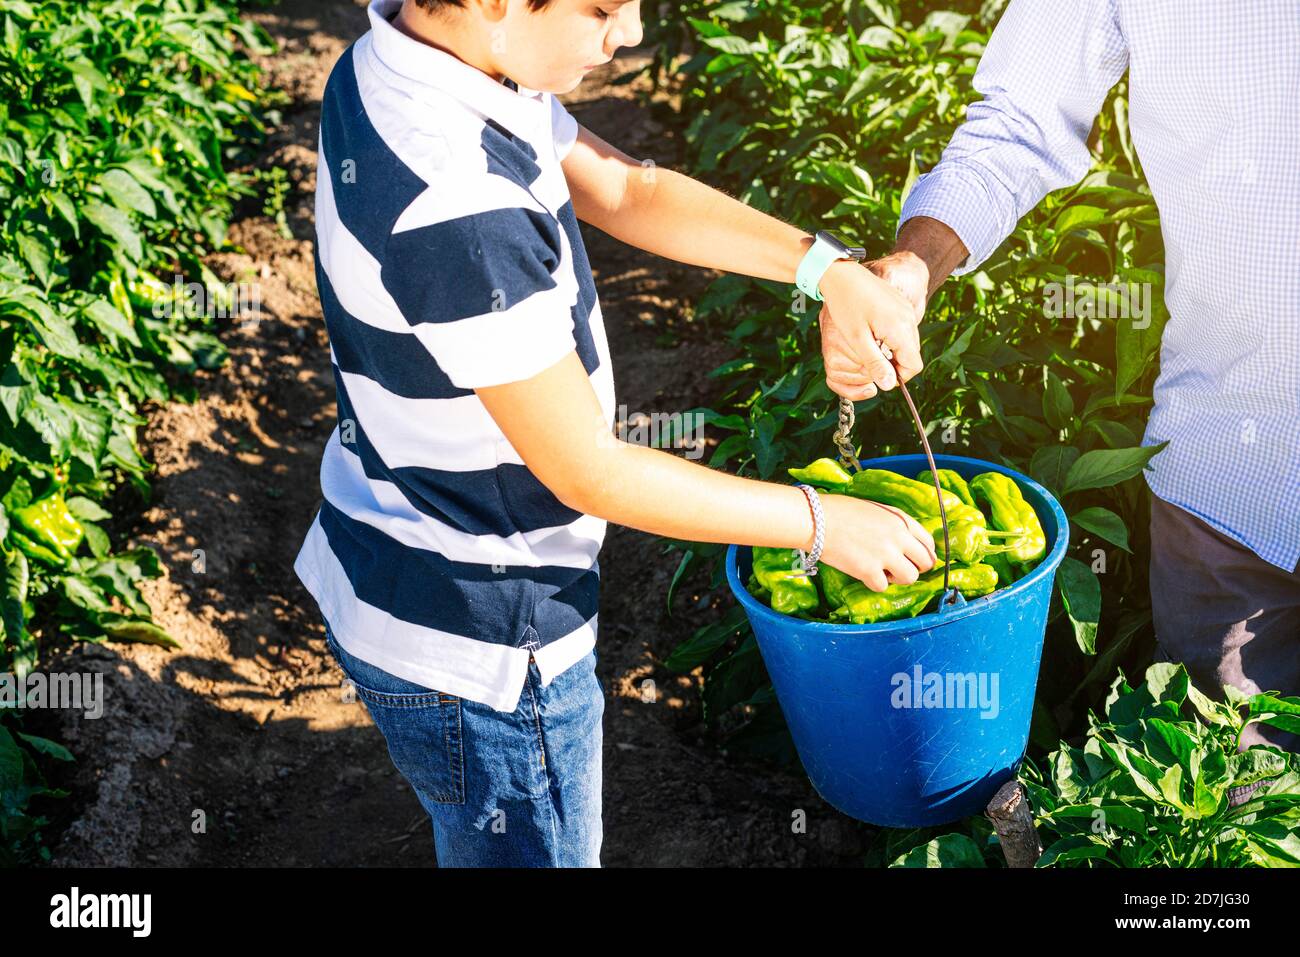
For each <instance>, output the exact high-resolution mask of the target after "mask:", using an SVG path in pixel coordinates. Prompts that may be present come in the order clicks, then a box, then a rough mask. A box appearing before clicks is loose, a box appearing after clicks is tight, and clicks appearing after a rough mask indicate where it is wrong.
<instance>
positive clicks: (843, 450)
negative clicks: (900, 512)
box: [834, 341, 965, 609]
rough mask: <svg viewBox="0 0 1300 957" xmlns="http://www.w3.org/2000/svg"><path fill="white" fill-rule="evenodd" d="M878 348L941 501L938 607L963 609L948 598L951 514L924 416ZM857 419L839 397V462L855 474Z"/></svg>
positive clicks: (958, 596) (953, 596)
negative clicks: (891, 373) (941, 557)
mask: <svg viewBox="0 0 1300 957" xmlns="http://www.w3.org/2000/svg"><path fill="white" fill-rule="evenodd" d="M876 345H878V346H879V347H880V351H881V352H882V353H884V356H885V358H886V359H888V360H889V361H890V362H893V363H894V373H895V377H896V378H897V380H898V388H899V390H900V391H901V392H902V393H903V398H904V399H905V400H906V401H907V408H908V410H909V411H910V412H911V413H912V421H913V422H914V423H915V424H916V434H917V435H918V436H920V438H921V448H922V449H924V450H925V460H926V461H927V462H929V463H930V478H931V480H932V481H933V482H934V494H935V497H936V498H937V499H938V501H939V521H940V522H941V523H942V525H943V554H944V560H943V597H942V598H941V599H940V600H939V607H940V609H942V608H943V607H944V606H945V605H962V604H965V602H964V601H963V600H962V596H961V594H960V593H955V594H949V586H948V569H949V567H950V565H951V564H952V563H951V562H950V561H949V558H948V556H950V555H952V544H951V543H950V542H949V539H948V510H947V509H946V508H944V504H943V487H942V486H941V485H940V484H939V469H938V468H937V467H936V466H935V464H934V453H933V452H931V451H930V439H929V438H928V437H927V436H926V434H925V426H924V425H923V424H922V423H921V416H920V414H919V413H918V412H917V411H916V403H915V402H913V401H912V395H911V393H910V392H908V391H907V384H906V383H904V382H903V377H902V376H901V375H899V374H898V363H897V362H894V354H893V352H892V351H891V350H890V348H889V346H887V345H885V344H884V343H883V342H880V341H877V343H876ZM855 419H856V415H855V413H854V411H853V400H852V399H846V398H844V397H843V396H841V397H840V414H839V425H838V428H836V430H835V436H834V441H835V446H836V448H838V449H839V452H840V462H841V463H842V464H843V465H844V466H845V468H847V469H849V470H850V471H852V472H861V471H862V463H861V462H860V461H858V456H857V453H856V452H855V451H854V449H853V440H852V438H850V435H851V434H852V432H853V424H854V421H855Z"/></svg>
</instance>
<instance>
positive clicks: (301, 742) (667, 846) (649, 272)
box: [48, 0, 867, 866]
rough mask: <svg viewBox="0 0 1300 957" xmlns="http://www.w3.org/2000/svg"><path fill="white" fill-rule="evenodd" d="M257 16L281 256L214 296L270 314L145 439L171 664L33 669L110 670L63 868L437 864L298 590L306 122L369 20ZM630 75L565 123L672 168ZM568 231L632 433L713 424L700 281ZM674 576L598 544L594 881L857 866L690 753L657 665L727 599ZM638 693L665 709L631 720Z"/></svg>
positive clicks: (794, 791)
mask: <svg viewBox="0 0 1300 957" xmlns="http://www.w3.org/2000/svg"><path fill="white" fill-rule="evenodd" d="M256 17H257V19H258V20H260V21H261V22H262V23H263V24H264V25H265V26H266V28H267V29H268V30H269V31H270V32H271V33H272V34H273V35H274V36H275V37H276V38H277V39H278V40H279V41H280V43H281V45H282V50H281V52H280V53H279V54H278V55H277V56H276V57H274V58H273V59H272V60H270V61H269V62H268V63H267V67H268V71H269V76H268V80H269V82H271V83H273V84H275V85H278V86H279V87H281V88H283V89H285V90H286V91H287V92H288V93H289V94H290V96H291V97H292V104H291V105H290V106H288V107H286V109H285V110H284V116H283V124H282V126H281V127H280V128H279V129H278V130H277V131H276V132H275V133H274V135H273V136H272V137H271V140H270V142H269V143H268V145H267V149H266V155H265V157H264V160H263V163H264V164H265V165H268V166H276V165H278V166H282V167H284V168H286V169H287V170H288V171H289V173H290V177H291V180H292V182H293V184H294V190H293V192H292V193H291V195H290V197H289V199H288V200H287V208H288V213H289V224H290V226H291V228H292V232H293V234H294V238H293V239H285V238H283V237H282V236H281V235H280V234H279V232H278V230H277V229H276V227H275V225H274V224H273V223H272V222H271V221H270V220H268V219H267V218H265V217H263V216H261V215H260V214H258V213H257V212H256V210H249V215H247V216H246V217H245V218H243V219H241V220H240V221H238V222H237V223H236V224H235V226H234V228H233V229H232V233H231V238H232V241H233V242H234V243H235V244H236V245H237V246H239V247H242V249H243V250H245V252H241V253H227V254H222V255H220V256H216V257H213V260H212V266H213V268H214V269H215V270H216V271H217V273H218V274H219V275H221V276H222V278H223V279H225V280H227V281H256V282H258V283H259V284H260V286H261V293H262V316H261V318H260V319H259V321H257V322H252V323H245V324H241V325H234V324H232V325H231V326H230V327H229V328H227V329H225V330H224V331H223V336H222V337H223V340H224V341H225V342H226V344H227V345H228V346H229V348H230V351H231V357H232V361H231V364H230V365H229V366H228V367H227V368H225V369H222V370H220V371H219V372H217V373H215V374H204V375H202V376H201V379H200V382H199V396H200V397H199V401H198V402H196V403H195V404H194V405H192V406H183V405H177V406H174V407H170V408H168V409H165V410H162V411H159V412H157V413H156V414H155V415H154V416H153V417H152V421H151V422H150V424H149V427H148V429H147V432H146V436H145V438H146V444H147V446H148V451H149V454H150V457H151V458H152V459H153V461H155V462H156V463H157V464H158V473H157V476H156V480H155V494H154V497H153V501H152V503H151V505H150V506H149V507H148V508H147V510H146V511H145V513H144V515H143V518H142V520H141V521H140V522H139V523H138V525H137V526H136V527H135V528H134V530H133V531H134V534H133V535H132V536H131V539H132V542H133V543H134V542H149V543H152V544H153V545H155V547H157V548H158V550H159V552H160V554H161V555H162V557H163V560H164V564H165V567H166V575H165V577H164V578H162V579H160V580H158V581H156V582H152V583H150V584H149V585H148V586H147V588H146V592H147V596H148V598H149V600H150V602H151V604H152V606H153V608H154V610H155V614H156V617H157V618H158V620H159V621H160V622H161V623H162V624H163V625H164V627H166V628H167V629H168V630H169V631H170V632H171V633H172V634H173V635H175V636H176V637H177V638H178V639H179V640H180V641H181V643H182V644H183V650H181V651H177V652H167V651H163V650H160V649H156V648H151V647H142V646H128V645H118V646H91V645H82V646H75V647H73V648H71V649H67V650H63V651H59V652H56V653H55V654H53V655H52V659H51V660H50V662H49V663H48V667H49V668H50V669H51V670H55V669H59V668H65V669H72V668H76V669H83V670H95V671H100V672H103V673H104V675H105V686H106V695H107V705H106V714H105V716H104V717H103V718H102V719H100V720H93V721H92V720H85V719H68V718H65V719H63V723H62V725H61V726H60V727H59V728H57V729H52V733H54V734H56V735H59V736H60V737H59V740H63V741H66V742H67V743H68V745H69V747H71V748H72V749H73V751H74V752H75V753H76V754H77V756H78V759H79V763H78V765H77V767H76V770H75V773H73V774H72V775H70V777H69V779H68V780H67V781H66V782H65V783H66V784H67V785H69V786H70V787H71V788H72V789H73V797H72V798H70V799H69V800H68V801H65V802H63V803H62V805H61V806H59V807H54V808H52V814H53V816H54V818H55V823H56V828H57V829H58V830H61V832H62V834H61V838H60V839H59V840H58V843H57V844H56V846H55V855H54V863H55V864H56V865H62V866H75V865H91V866H94V865H119V866H121V865H125V866H152V865H174V866H203V865H216V866H230V865H272V866H274V865H290V866H292V865H303V866H306V865H312V866H319V865H401V866H430V865H432V864H433V854H432V841H431V838H430V832H429V827H428V823H427V818H426V817H425V815H424V813H423V811H422V809H421V808H420V805H419V803H418V801H417V800H416V798H415V796H414V795H413V794H412V792H411V791H410V789H409V788H408V787H407V786H406V785H405V783H404V782H403V781H402V779H401V778H400V776H399V775H398V774H397V772H396V771H395V770H394V769H393V768H392V765H391V764H390V762H389V760H388V756H387V753H386V750H385V747H384V742H383V739H382V737H381V736H380V735H379V733H378V732H377V731H376V730H375V729H374V727H373V725H372V724H371V723H370V720H369V718H368V716H367V714H366V712H365V709H364V707H363V706H362V705H361V703H360V702H352V701H347V700H344V696H343V694H342V687H341V675H340V674H339V673H338V672H337V670H336V669H335V667H334V664H333V661H332V659H331V658H330V656H329V654H328V652H327V650H326V649H325V644H324V638H323V632H322V629H321V626H320V623H319V620H318V618H317V615H316V611H315V607H314V604H313V603H312V601H311V599H310V597H309V596H308V595H307V594H306V592H305V591H303V590H302V588H301V587H300V585H299V583H298V581H297V579H296V578H295V576H294V573H293V570H292V562H293V558H294V556H295V554H296V552H297V549H298V545H299V543H300V542H301V540H302V536H303V534H304V532H305V530H306V528H307V526H308V524H309V523H310V520H311V517H312V514H313V512H314V511H315V508H316V506H317V502H318V499H319V486H318V482H317V472H318V467H319V461H320V454H321V450H322V448H323V445H324V442H325V440H326V438H327V436H328V435H329V433H330V430H331V429H332V428H333V426H334V422H335V411H334V404H333V398H334V396H333V384H332V380H331V378H330V370H329V356H328V346H327V342H326V338H325V332H324V326H323V323H322V321H321V318H320V312H319V304H318V302H317V300H316V293H315V283H314V279H313V271H312V249H311V243H310V239H311V236H312V229H313V226H312V215H311V209H312V190H313V188H314V185H315V181H314V169H313V163H314V159H315V149H316V122H317V112H318V108H319V100H320V95H321V91H322V90H323V88H324V83H325V78H326V76H327V75H328V72H329V69H330V67H331V66H332V65H333V63H334V61H335V60H336V59H337V58H338V56H339V55H340V54H341V53H342V52H343V50H344V49H345V48H346V46H347V45H348V43H350V42H351V41H352V40H353V39H355V38H356V37H357V36H359V35H360V34H361V33H362V32H363V31H364V30H365V29H366V21H365V15H364V6H363V5H362V4H360V3H359V2H352V0H328V2H327V0H286V2H284V3H282V4H281V5H280V6H279V7H278V8H276V9H275V10H274V11H272V12H269V13H261V14H257V15H256ZM638 62H644V59H643V58H638V57H637V56H628V57H623V58H620V59H619V60H616V61H615V62H614V63H612V64H610V65H609V66H608V67H606V68H604V70H603V72H601V73H598V74H593V76H592V77H590V78H589V79H588V80H587V81H586V82H585V83H584V84H583V86H582V87H580V88H579V89H578V90H577V91H575V93H574V94H572V95H570V96H568V97H566V98H565V99H566V102H568V103H569V105H570V108H571V109H572V110H573V112H574V114H575V115H576V116H577V118H578V119H579V121H580V122H582V123H584V124H585V125H587V126H589V127H591V128H592V129H593V130H595V131H596V132H597V133H598V134H599V135H602V136H604V137H605V138H607V139H609V140H610V141H611V142H614V143H615V144H616V145H618V146H620V147H621V148H623V149H624V150H625V151H627V152H628V153H631V154H632V155H636V156H642V157H652V158H653V159H654V160H655V161H656V163H658V164H660V165H671V164H673V163H674V162H675V161H676V160H677V158H678V156H677V143H676V140H675V139H674V137H673V135H672V130H671V126H670V124H668V123H666V122H663V121H664V120H665V119H666V118H669V117H668V116H667V115H666V114H665V113H664V111H665V110H666V109H668V107H667V106H666V105H665V104H664V103H663V101H662V99H657V101H656V103H655V105H654V106H653V107H652V108H650V109H646V108H644V107H642V106H640V105H639V104H638V102H637V100H636V91H637V90H639V89H642V88H643V82H644V81H640V80H639V81H638V83H637V84H636V85H633V86H631V87H629V86H613V85H610V81H611V80H612V79H613V78H614V77H616V76H617V75H619V74H620V73H622V72H624V71H625V70H626V69H628V68H629V67H631V66H634V65H636V64H637V63H638ZM584 232H585V234H586V237H587V244H588V251H589V253H590V258H591V260H592V262H593V264H594V266H595V269H596V274H597V281H598V285H599V289H600V295H601V302H602V307H603V310H604V314H605V317H606V319H605V321H606V324H607V328H608V332H609V338H610V346H611V351H612V353H613V359H614V364H615V369H616V391H617V396H618V401H619V402H620V403H621V404H624V405H625V406H626V407H627V409H628V410H629V411H630V412H636V411H642V412H647V413H649V412H656V411H659V412H673V411H683V410H686V409H689V408H691V407H693V406H696V405H700V404H707V401H708V399H709V395H708V392H707V389H708V380H707V379H706V378H705V375H706V373H707V372H708V371H709V370H710V369H712V368H713V367H714V366H716V365H718V364H719V363H720V362H722V361H724V360H725V359H726V358H729V357H730V347H729V345H728V344H727V343H726V342H725V341H723V342H721V343H719V342H718V341H716V337H711V336H710V334H709V332H708V330H705V329H701V328H698V327H697V326H695V325H693V324H691V323H689V322H687V321H685V315H686V312H685V309H684V304H685V303H689V302H690V301H691V299H692V297H693V296H695V295H697V294H698V293H699V291H700V290H701V289H702V288H703V286H704V284H705V283H706V282H707V278H708V277H707V276H705V275H704V274H703V273H700V272H699V271H693V270H689V269H686V268H684V267H678V266H676V265H675V264H672V263H668V262H665V261H664V260H659V259H655V258H653V257H650V256H648V255H646V254H642V253H640V252H638V251H636V250H632V249H630V248H629V247H627V246H624V245H622V244H621V243H618V242H617V241H615V240H613V239H610V238H609V237H607V236H604V235H603V234H601V233H598V232H596V231H595V230H590V229H587V228H586V227H584ZM670 504H671V503H666V505H670ZM196 550H198V551H197V552H196ZM675 564H676V560H675V557H674V556H673V555H665V554H663V553H662V547H661V546H660V545H659V544H658V543H657V541H656V540H655V539H654V538H653V537H652V536H648V535H645V534H643V533H640V532H636V531H633V530H630V529H626V528H617V527H613V526H611V528H610V531H609V534H608V537H607V540H606V544H605V547H604V550H603V551H602V552H601V568H602V572H603V576H604V578H603V583H602V595H603V600H602V611H601V625H602V627H601V635H600V639H599V645H598V656H599V673H600V677H601V681H602V683H603V684H604V686H605V688H606V693H607V695H608V696H609V698H608V704H607V708H606V717H605V726H604V732H605V782H604V807H605V844H604V853H603V860H604V863H605V864H606V866H618V865H753V864H760V865H773V864H776V865H780V864H854V863H857V862H858V861H859V860H860V859H861V858H860V854H861V851H862V849H863V847H864V845H865V837H866V834H867V832H866V831H865V829H863V828H860V827H859V826H857V825H855V824H853V823H852V822H850V821H848V820H847V819H844V818H842V817H840V816H839V815H837V814H835V812H833V811H831V810H830V809H829V808H827V807H826V805H825V804H824V803H823V802H821V801H820V799H818V798H817V797H816V795H815V794H814V793H813V791H812V789H811V787H810V786H809V785H808V783H807V780H806V779H805V778H804V777H803V775H802V774H800V773H797V772H791V773H782V772H779V771H775V770H773V769H772V768H770V767H767V766H764V765H759V764H751V763H744V762H740V761H736V760H733V759H729V758H728V757H726V756H725V755H724V754H722V753H721V752H720V751H719V750H718V749H717V748H716V747H714V745H713V744H712V743H711V742H709V741H707V740H705V735H704V729H703V726H702V725H701V723H700V709H699V693H698V686H699V681H700V679H699V675H698V674H697V675H694V676H690V677H680V676H674V675H671V674H670V673H668V672H667V671H666V670H665V669H663V668H662V667H661V666H660V664H659V661H660V660H661V659H662V657H663V656H665V655H667V653H668V652H669V651H671V649H672V648H673V646H674V645H675V644H676V643H677V642H678V641H680V640H681V639H682V638H683V637H685V636H687V635H689V634H690V632H691V631H692V630H693V629H694V628H696V627H698V626H699V625H701V624H703V623H705V622H707V621H708V620H709V619H710V617H711V616H715V615H717V614H719V613H720V611H721V610H724V609H725V608H726V607H728V606H729V604H730V602H731V601H732V599H731V598H730V596H729V595H723V594H719V593H709V594H701V593H700V592H699V591H698V589H697V590H694V591H693V590H692V589H691V588H690V587H689V585H690V584H691V583H687V585H688V587H684V588H683V589H682V590H681V593H680V594H679V597H678V600H677V602H676V605H677V615H676V616H675V617H669V616H668V615H667V614H666V610H665V608H664V595H665V592H666V587H667V583H668V581H669V579H670V578H671V575H672V572H673V569H674V567H675ZM695 584H697V585H698V584H700V583H698V582H697V583H695ZM647 678H648V679H653V680H654V681H655V683H656V685H657V687H658V689H659V694H658V695H657V696H656V700H655V701H653V702H649V703H647V702H644V701H643V700H642V694H641V685H642V682H643V681H645V680H646V679H647ZM796 809H804V810H806V812H807V814H808V833H806V834H792V833H791V826H790V822H791V815H792V813H793V812H794V811H795V810H796ZM200 824H202V825H204V827H202V828H201V827H199V825H200Z"/></svg>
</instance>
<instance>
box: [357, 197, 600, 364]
mask: <svg viewBox="0 0 1300 957" xmlns="http://www.w3.org/2000/svg"><path fill="white" fill-rule="evenodd" d="M565 248H566V247H565V245H564V243H563V240H562V238H561V235H560V226H559V223H558V222H556V220H555V219H554V217H552V216H551V215H550V214H549V213H546V212H544V211H539V210H535V209H531V208H527V207H504V208H498V209H489V210H484V211H482V212H477V213H473V214H471V215H465V216H459V217H456V218H454V219H448V220H445V221H442V222H437V223H433V224H431V225H428V226H422V227H420V228H416V229H409V230H404V231H402V232H400V233H395V234H394V235H392V236H391V237H390V238H389V241H388V247H387V250H386V256H385V261H384V264H383V268H382V273H381V275H382V279H383V284H384V287H385V289H386V290H387V291H388V293H389V294H390V295H391V296H392V298H393V302H394V303H395V304H396V306H397V308H398V310H399V311H400V312H401V314H402V317H403V318H404V319H405V320H406V322H407V323H408V324H409V325H410V327H411V330H412V331H413V332H414V333H415V336H416V338H417V339H418V340H419V341H420V343H421V344H422V345H423V346H424V347H425V348H426V349H427V350H428V351H429V353H430V354H431V355H432V356H433V358H434V359H435V360H436V361H437V363H438V366H439V368H440V369H441V370H442V371H443V372H444V373H445V374H446V375H447V377H448V378H449V379H450V380H451V382H452V384H453V385H455V386H456V387H458V388H462V389H475V388H482V387H486V386H492V385H501V384H503V383H506V382H517V381H520V380H522V379H529V378H532V377H533V376H534V375H536V374H537V373H539V372H542V371H543V370H545V369H548V368H550V367H551V366H552V365H554V364H555V363H556V362H558V361H560V359H562V358H564V357H565V356H566V355H567V354H568V353H570V352H572V351H573V350H574V349H575V348H576V342H575V339H574V335H573V312H572V307H573V303H574V301H575V297H576V293H577V290H576V285H575V283H574V281H573V279H572V277H571V275H570V271H569V267H568V264H566V263H565V262H563V259H562V256H563V253H564V250H565Z"/></svg>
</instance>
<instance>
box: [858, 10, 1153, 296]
mask: <svg viewBox="0 0 1300 957" xmlns="http://www.w3.org/2000/svg"><path fill="white" fill-rule="evenodd" d="M1127 68H1128V46H1127V43H1126V41H1125V39H1124V35H1123V32H1122V31H1121V29H1120V25H1119V18H1118V13H1117V11H1116V5H1115V2H1114V0H1012V2H1011V4H1010V5H1009V6H1008V7H1007V9H1006V12H1005V13H1003V15H1002V19H1001V20H1000V21H999V22H998V25H997V28H996V29H995V30H994V31H993V35H992V37H991V38H990V39H989V44H988V48H987V49H986V50H985V52H984V56H983V58H982V59H981V60H980V65H979V69H978V70H977V71H976V73H975V78H974V81H973V82H974V86H975V89H976V90H977V91H979V92H980V93H982V94H983V95H984V98H983V99H982V100H980V101H979V102H977V103H972V104H971V105H970V107H969V108H968V109H967V111H966V122H964V123H963V124H962V125H961V126H960V127H959V128H958V129H957V132H956V133H955V134H954V135H953V138H952V141H951V142H950V143H949V144H948V147H947V148H946V149H945V150H944V152H943V159H942V161H941V162H940V163H939V165H937V166H936V167H935V168H934V169H933V170H931V171H930V172H929V173H927V174H926V175H924V176H922V177H920V178H919V179H918V180H917V181H916V184H915V185H914V186H913V188H912V191H911V192H910V193H909V194H908V196H907V198H906V200H905V201H904V203H903V209H902V212H901V214H900V216H899V221H900V223H901V226H900V229H899V233H898V239H897V242H896V244H895V247H894V252H893V253H892V254H891V255H890V256H887V257H885V259H883V260H878V261H877V262H875V263H873V264H871V268H872V270H873V271H874V272H876V274H877V275H880V276H881V277H882V278H885V279H887V280H889V281H890V282H892V283H894V284H895V286H897V287H898V288H899V289H900V291H902V292H903V293H904V295H905V296H907V297H908V299H909V300H911V301H912V302H913V303H914V304H916V303H917V301H918V299H919V300H920V303H919V305H920V308H921V309H924V301H925V298H928V296H929V295H930V294H932V293H933V292H934V290H935V289H937V288H938V287H939V286H940V285H941V284H942V283H943V281H944V280H945V279H946V278H947V277H948V276H949V275H950V274H956V275H962V274H964V273H967V272H970V271H971V270H973V269H976V268H977V267H978V266H979V265H980V264H982V263H983V262H984V261H985V260H986V259H988V258H989V256H991V255H992V254H993V252H994V251H995V250H996V249H997V248H998V246H1000V245H1001V244H1002V242H1003V241H1004V240H1005V239H1006V238H1007V237H1008V236H1009V235H1011V233H1012V231H1013V230H1014V229H1015V227H1016V223H1017V222H1018V221H1019V220H1020V218H1021V217H1022V216H1024V215H1025V214H1026V213H1028V212H1029V211H1030V210H1031V209H1033V208H1034V207H1035V206H1037V205H1038V203H1039V202H1040V201H1041V200H1042V198H1043V197H1044V196H1046V195H1047V193H1049V192H1051V191H1052V190H1055V189H1061V188H1063V187H1066V186H1071V185H1073V184H1075V183H1077V182H1079V180H1081V179H1083V177H1084V175H1085V174H1086V173H1087V172H1088V167H1089V166H1090V165H1091V161H1092V158H1091V156H1090V155H1089V152H1088V145H1087V141H1088V134H1089V133H1090V132H1091V130H1092V125H1093V122H1094V121H1095V120H1096V118H1097V113H1098V112H1099V111H1100V109H1101V106H1102V104H1103V103H1104V102H1105V100H1106V94H1107V93H1108V92H1109V91H1110V88H1111V87H1113V86H1114V85H1115V84H1116V83H1117V82H1118V81H1119V78H1120V77H1121V76H1123V75H1124V71H1125V70H1126V69H1127Z"/></svg>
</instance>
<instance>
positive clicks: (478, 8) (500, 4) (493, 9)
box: [463, 0, 507, 23]
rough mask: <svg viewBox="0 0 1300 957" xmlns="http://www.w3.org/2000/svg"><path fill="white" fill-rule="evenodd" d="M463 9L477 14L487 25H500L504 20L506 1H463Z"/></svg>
mask: <svg viewBox="0 0 1300 957" xmlns="http://www.w3.org/2000/svg"><path fill="white" fill-rule="evenodd" d="M463 2H464V4H465V7H466V8H467V9H468V10H470V11H472V12H477V13H478V14H479V15H480V16H482V17H483V19H484V20H486V21H488V22H489V23H500V22H501V21H502V20H504V19H505V18H506V6H507V3H506V0H463Z"/></svg>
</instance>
